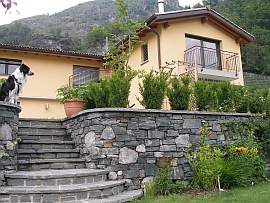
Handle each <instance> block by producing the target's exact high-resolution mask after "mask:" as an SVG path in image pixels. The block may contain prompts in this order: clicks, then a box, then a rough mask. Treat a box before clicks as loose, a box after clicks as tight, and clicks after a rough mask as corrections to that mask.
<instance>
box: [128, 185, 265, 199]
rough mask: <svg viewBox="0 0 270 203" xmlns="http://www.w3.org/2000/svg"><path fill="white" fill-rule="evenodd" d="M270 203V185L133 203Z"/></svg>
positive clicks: (171, 196)
mask: <svg viewBox="0 0 270 203" xmlns="http://www.w3.org/2000/svg"><path fill="white" fill-rule="evenodd" d="M172 202H181V203H187V202H188V203H193V202H196V203H201V202H203V203H270V183H263V184H258V185H254V186H250V187H246V188H237V189H233V190H230V191H227V192H222V193H215V194H211V195H208V196H206V197H204V196H197V197H192V196H188V195H185V196H180V195H170V196H167V197H161V196H159V197H145V196H144V197H142V198H141V199H136V200H134V201H132V203H172Z"/></svg>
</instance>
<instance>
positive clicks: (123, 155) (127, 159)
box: [119, 147, 138, 164]
mask: <svg viewBox="0 0 270 203" xmlns="http://www.w3.org/2000/svg"><path fill="white" fill-rule="evenodd" d="M137 159H138V153H137V152H136V151H134V150H132V149H129V148H127V147H124V148H122V149H120V154H119V163H120V164H132V163H136V162H137Z"/></svg>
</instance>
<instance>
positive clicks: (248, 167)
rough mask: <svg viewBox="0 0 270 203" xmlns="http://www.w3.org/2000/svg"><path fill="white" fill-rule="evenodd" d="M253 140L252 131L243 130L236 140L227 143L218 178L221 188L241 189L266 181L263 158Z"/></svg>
mask: <svg viewBox="0 0 270 203" xmlns="http://www.w3.org/2000/svg"><path fill="white" fill-rule="evenodd" d="M246 134H247V135H246ZM255 140H256V138H255V137H254V135H253V131H248V130H244V132H242V133H241V135H239V137H238V140H236V141H235V142H230V141H229V142H228V145H227V147H226V149H227V151H226V152H227V153H226V156H225V162H224V166H223V168H222V171H221V173H222V175H221V177H220V181H221V186H222V188H232V187H243V186H248V185H250V184H251V183H252V182H253V183H259V182H261V181H264V180H266V176H265V166H266V164H265V161H264V156H262V154H259V153H258V151H259V150H260V146H259V144H258V143H257V142H256V141H255Z"/></svg>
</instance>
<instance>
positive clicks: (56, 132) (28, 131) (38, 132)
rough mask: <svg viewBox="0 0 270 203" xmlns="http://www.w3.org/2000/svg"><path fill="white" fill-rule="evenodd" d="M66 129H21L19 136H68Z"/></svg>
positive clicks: (21, 127) (22, 127)
mask: <svg viewBox="0 0 270 203" xmlns="http://www.w3.org/2000/svg"><path fill="white" fill-rule="evenodd" d="M66 134H67V132H66V129H65V128H63V127H61V128H56V129H55V128H51V127H44V128H40V127H27V128H25V127H24V126H20V127H19V135H22V136H23V135H28V136H46V135H58V136H59V135H66Z"/></svg>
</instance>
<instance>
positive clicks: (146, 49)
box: [142, 44, 148, 62]
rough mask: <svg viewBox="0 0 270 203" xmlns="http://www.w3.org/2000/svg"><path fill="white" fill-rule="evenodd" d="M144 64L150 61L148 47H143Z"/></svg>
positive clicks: (145, 45)
mask: <svg viewBox="0 0 270 203" xmlns="http://www.w3.org/2000/svg"><path fill="white" fill-rule="evenodd" d="M142 59H143V60H142V62H145V61H148V45H147V44H144V45H142Z"/></svg>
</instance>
